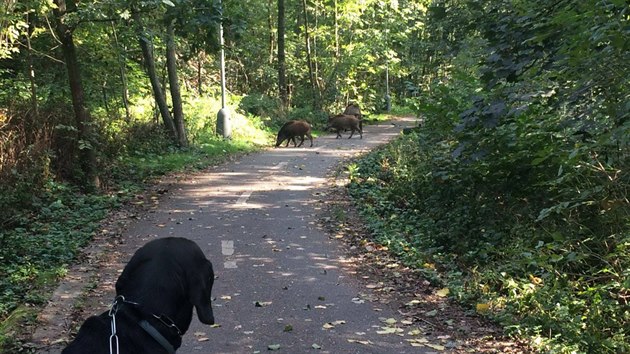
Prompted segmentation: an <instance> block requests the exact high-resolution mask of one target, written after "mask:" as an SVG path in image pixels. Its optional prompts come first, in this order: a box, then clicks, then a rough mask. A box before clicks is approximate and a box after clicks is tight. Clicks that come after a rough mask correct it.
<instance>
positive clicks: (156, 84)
mask: <svg viewBox="0 0 630 354" xmlns="http://www.w3.org/2000/svg"><path fill="white" fill-rule="evenodd" d="M132 17H133V19H134V21H135V22H136V26H138V27H137V29H138V40H139V42H140V48H141V49H142V56H143V58H144V64H145V66H146V69H147V75H149V81H150V82H151V88H152V89H153V97H154V98H155V104H156V105H157V107H158V110H159V111H160V115H161V116H162V121H163V122H164V126H165V128H166V131H167V132H168V134H169V136H170V137H171V138H172V139H173V141H175V142H178V141H177V131H176V130H175V123H173V118H171V112H169V110H168V104H167V103H166V97H165V96H164V92H163V90H162V85H161V84H160V79H159V77H158V74H157V70H156V69H155V59H154V58H153V51H152V48H151V41H150V40H149V39H148V38H147V37H146V35H145V33H144V28H143V26H142V20H141V18H140V13H139V12H137V11H132Z"/></svg>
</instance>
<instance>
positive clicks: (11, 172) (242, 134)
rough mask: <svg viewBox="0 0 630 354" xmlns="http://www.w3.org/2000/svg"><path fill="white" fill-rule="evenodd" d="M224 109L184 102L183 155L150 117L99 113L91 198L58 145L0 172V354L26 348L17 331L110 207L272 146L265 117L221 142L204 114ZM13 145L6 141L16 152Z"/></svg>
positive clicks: (238, 125)
mask: <svg viewBox="0 0 630 354" xmlns="http://www.w3.org/2000/svg"><path fill="white" fill-rule="evenodd" d="M232 100H237V98H232ZM232 103H233V104H235V105H236V104H237V102H236V103H234V102H232ZM219 108H220V105H219V104H218V103H217V102H215V101H214V100H194V99H190V100H188V101H187V107H186V112H187V117H188V121H187V126H188V133H189V139H190V141H191V142H192V143H191V146H190V147H189V148H186V149H180V148H177V147H175V146H173V144H172V142H171V141H170V139H169V138H168V137H167V136H166V134H165V133H164V131H163V130H162V129H161V128H160V126H159V125H156V124H155V123H153V122H152V121H151V120H150V119H147V120H142V119H138V120H137V121H130V122H125V121H120V120H118V121H116V120H111V119H107V117H106V116H102V117H101V116H99V114H101V113H99V112H98V111H97V112H95V116H96V120H97V121H98V122H99V126H100V133H99V134H100V146H99V171H100V173H99V177H100V179H101V183H102V185H101V190H100V192H99V193H94V194H86V193H84V192H82V191H81V190H80V189H79V188H77V187H74V186H73V184H72V181H71V180H65V179H63V178H60V176H59V175H58V174H55V173H54V172H55V170H56V168H57V167H56V166H57V163H56V159H57V158H58V156H57V154H56V152H55V150H54V149H52V148H51V146H53V145H54V143H53V142H46V141H41V142H40V143H39V144H38V145H37V146H35V145H31V146H28V147H27V148H25V149H24V150H23V151H22V156H20V158H21V159H22V160H26V161H29V164H24V163H22V164H19V163H16V164H15V165H14V166H10V165H2V166H0V167H2V169H0V172H2V173H1V175H2V176H3V181H2V183H0V209H1V210H2V212H0V352H17V351H19V350H23V349H24V348H22V347H21V343H20V328H26V325H27V324H28V323H29V322H34V320H35V317H36V315H37V309H38V308H39V307H40V306H44V305H45V303H46V301H47V300H48V297H49V295H50V291H51V290H52V289H53V288H54V285H55V284H56V282H57V281H58V280H59V279H60V278H61V277H63V276H64V275H65V273H66V272H67V268H68V266H69V265H70V264H71V263H73V262H75V261H76V260H77V258H76V257H77V255H78V254H79V251H80V249H81V248H82V247H83V246H85V245H86V244H87V243H88V242H90V240H91V239H92V236H93V235H94V233H95V232H97V231H98V227H99V224H100V222H101V220H102V219H103V218H104V217H105V216H106V215H107V214H108V213H109V212H110V211H111V210H112V209H114V208H117V207H120V206H121V205H122V204H123V203H125V202H126V201H127V200H129V198H130V197H131V196H133V195H134V194H135V193H139V192H140V191H141V190H142V189H143V188H144V187H145V186H146V183H149V182H151V181H152V180H154V179H155V177H157V176H160V175H164V174H166V173H169V172H173V171H181V170H190V169H204V168H207V167H208V166H213V165H217V164H219V163H221V162H223V161H225V160H226V159H228V158H230V156H234V155H235V154H239V153H242V152H247V151H253V150H256V149H259V148H260V147H261V146H265V145H268V144H269V143H270V141H271V133H270V131H269V129H268V128H266V127H265V125H264V123H263V120H262V119H261V118H260V117H257V116H244V115H242V114H238V113H236V112H234V113H233V115H232V127H233V134H232V139H230V140H224V139H222V138H219V137H217V136H216V134H215V123H216V118H214V117H208V114H207V113H206V112H208V111H211V112H216V111H218V109H219ZM16 121H17V120H16ZM16 131H19V129H16ZM15 136H17V135H15ZM49 136H51V137H52V136H54V135H53V134H50V135H49ZM10 137H11V138H13V137H12V136H10ZM16 141H17V140H16V139H14V140H12V141H9V140H8V139H7V140H6V141H4V140H3V141H2V142H4V143H6V146H9V147H11V144H13V145H15V142H16ZM70 145H72V144H71V143H70V144H68V145H67V146H70ZM7 151H8V150H7ZM70 172H71V171H70Z"/></svg>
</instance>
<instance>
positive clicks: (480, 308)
mask: <svg viewBox="0 0 630 354" xmlns="http://www.w3.org/2000/svg"><path fill="white" fill-rule="evenodd" d="M475 308H476V309H477V312H479V313H484V312H488V311H489V310H490V304H484V303H480V304H477V306H475Z"/></svg>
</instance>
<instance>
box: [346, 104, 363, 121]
mask: <svg viewBox="0 0 630 354" xmlns="http://www.w3.org/2000/svg"><path fill="white" fill-rule="evenodd" d="M343 114H346V115H351V116H355V117H357V118H358V119H359V120H362V119H363V115H362V114H361V109H360V108H359V105H358V104H356V103H354V102H350V103H349V104H348V105H347V106H346V109H345V110H344V111H343Z"/></svg>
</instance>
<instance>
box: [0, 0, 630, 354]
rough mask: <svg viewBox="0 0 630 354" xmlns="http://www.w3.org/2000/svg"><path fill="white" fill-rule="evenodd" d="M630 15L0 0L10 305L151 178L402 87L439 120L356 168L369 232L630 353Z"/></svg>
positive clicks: (479, 298) (459, 289) (255, 1)
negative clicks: (223, 132) (224, 98)
mask: <svg viewBox="0 0 630 354" xmlns="http://www.w3.org/2000/svg"><path fill="white" fill-rule="evenodd" d="M280 3H283V4H284V15H285V16H284V18H285V21H284V23H285V28H284V33H285V40H284V43H282V44H283V45H282V47H283V48H285V53H284V56H283V57H284V59H283V60H284V66H286V73H285V74H286V78H285V79H286V87H285V89H286V92H287V97H286V102H283V101H282V100H281V97H279V95H278V92H279V90H278V85H279V65H278V64H279V63H278V57H279V55H278V48H279V42H280V41H279V38H278V36H277V33H278V30H279V28H278V15H279V13H278V11H279V9H278V5H279V4H280ZM629 18H630V9H629V7H628V5H627V2H626V1H625V0H582V1H578V0H555V1H552V2H549V1H545V0H529V1H522V0H499V1H491V0H480V1H467V0H308V1H293V2H289V1H271V0H267V1H263V0H239V1H236V0H224V1H222V2H220V1H218V0H217V1H214V0H143V1H138V0H133V1H120V0H104V1H81V2H78V1H74V0H68V1H65V0H24V1H15V0H0V231H1V234H0V319H2V320H3V321H4V320H5V319H6V318H8V317H9V316H10V314H11V313H12V312H13V311H14V310H15V309H16V308H18V306H20V304H24V303H26V304H41V303H43V302H44V301H45V299H44V298H43V297H41V296H40V295H37V294H36V293H35V292H33V289H34V288H35V287H36V286H37V285H36V284H37V283H38V282H40V281H42V282H46V281H47V279H49V278H52V279H54V278H56V277H59V276H61V275H63V272H64V269H65V267H66V264H67V263H68V262H70V261H71V260H72V259H73V257H75V252H76V250H77V249H78V248H79V247H80V246H81V245H83V244H85V242H87V241H88V240H89V239H90V237H91V234H92V232H93V231H94V227H95V225H96V223H97V222H98V220H100V218H102V216H103V215H104V214H105V213H106V212H107V210H109V209H110V208H112V207H115V206H116V205H118V204H119V203H121V202H123V201H124V200H125V198H128V196H129V195H133V193H135V191H136V190H137V189H138V188H140V187H139V183H141V182H143V181H145V180H147V179H149V178H151V177H152V176H155V175H156V174H160V173H165V172H167V171H169V170H172V169H177V168H182V167H183V166H185V165H195V166H198V167H200V168H201V167H203V166H205V165H207V164H210V163H216V160H214V158H213V157H216V156H223V155H225V153H226V152H228V153H236V152H238V151H242V150H248V149H254V148H256V146H260V145H265V144H269V142H270V140H269V139H270V135H271V132H273V130H274V129H277V128H278V127H279V125H281V124H282V122H284V121H285V120H288V119H294V118H300V119H307V120H309V121H310V122H311V123H313V124H314V125H315V127H316V128H317V127H322V126H323V125H324V123H325V120H326V116H327V115H328V114H331V113H340V112H341V111H342V110H343V107H344V106H345V105H346V104H347V103H348V102H350V101H355V102H357V103H359V104H360V105H361V107H362V110H363V111H364V112H367V113H375V112H379V111H382V110H383V109H384V107H385V106H386V102H387V98H388V97H389V98H391V100H392V101H393V102H394V104H395V105H398V106H407V107H412V108H413V109H414V110H415V112H416V113H417V114H418V115H419V116H420V117H421V118H422V121H423V124H422V127H420V128H419V129H417V131H416V132H415V133H414V134H410V135H405V136H403V137H401V138H400V139H399V140H397V141H396V142H395V143H393V144H391V145H389V146H387V147H385V148H383V149H381V150H379V151H377V152H376V153H375V154H372V155H369V156H367V157H366V158H365V159H364V160H363V161H362V162H360V163H358V165H357V167H356V168H353V169H352V174H351V177H352V181H353V183H352V185H351V191H352V193H353V194H354V195H355V196H356V197H357V198H362V199H363V200H365V201H366V202H365V203H361V204H362V205H363V206H364V207H365V208H364V213H365V214H366V215H367V216H368V219H369V220H372V224H371V226H372V228H373V230H374V234H375V235H380V236H379V237H380V238H381V240H382V241H383V242H386V243H387V244H388V245H389V246H390V248H391V249H392V250H394V251H397V252H398V253H399V254H400V255H401V256H402V257H404V258H405V259H407V260H408V261H409V262H410V263H411V264H414V265H417V266H418V267H419V268H421V269H424V270H425V271H426V272H427V276H429V277H434V279H435V280H436V281H442V282H446V283H448V284H449V287H450V288H452V290H453V292H452V293H453V294H455V295H454V296H455V297H456V298H458V299H460V300H461V301H463V302H466V303H469V304H472V305H473V307H474V306H475V304H482V305H484V306H482V308H486V306H485V305H487V307H488V308H489V309H491V311H489V312H488V313H487V314H488V315H489V316H492V317H494V318H496V319H498V320H500V321H502V323H504V324H505V326H506V327H507V328H509V329H511V330H512V333H515V334H520V335H524V336H530V337H532V338H534V339H535V341H536V343H538V345H540V346H541V347H542V348H547V349H548V350H549V351H551V352H567V353H569V352H593V353H595V352H608V353H616V352H628V351H630V349H629V348H628V344H627V343H628V342H629V341H630V339H629V338H630V334H629V333H628V328H630V323H629V322H630V309H629V304H628V301H630V290H629V289H630V280H629V276H630V274H628V272H629V269H630V258H629V257H630V256H629V255H628V254H629V252H628V251H629V248H630V231H629V230H630V220H629V213H630V211H629V208H628V207H629V202H628V188H629V185H630V180H629V179H630V177H629V176H628V172H627V169H628V158H629V152H628V144H629V143H630V142H629V137H630V131H629V129H630V119H628V118H629V114H630V113H629V111H630V98H629V91H630V88H629V87H628V78H629V77H630V64H629V63H630V57H629V56H630V55H629V53H630V48H628V47H629V45H630V44H629V43H630V42H629V41H628V38H630V24H629V21H630V20H629ZM219 24H222V25H223V29H224V34H225V46H224V49H225V56H226V76H227V89H228V107H230V108H231V109H232V110H233V112H234V114H233V119H234V122H233V124H234V135H233V137H232V140H224V139H222V138H221V137H218V136H217V135H216V113H217V112H218V111H219V109H220V108H221V103H220V102H221V100H220V90H219V87H220V85H219V81H220V75H219V70H218V68H219V55H218V51H219V49H220V44H219V43H220V41H219V39H218V26H219ZM368 117H369V116H368ZM434 264H438V265H439V266H438V269H439V270H440V272H439V273H435V272H434V271H433V270H432V269H433V268H432V267H427V266H425V265H431V266H432V265H434ZM5 340H9V336H7V337H2V336H0V342H3V341H5Z"/></svg>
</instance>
